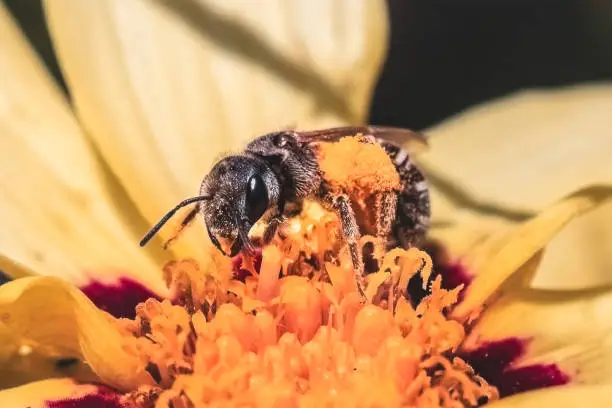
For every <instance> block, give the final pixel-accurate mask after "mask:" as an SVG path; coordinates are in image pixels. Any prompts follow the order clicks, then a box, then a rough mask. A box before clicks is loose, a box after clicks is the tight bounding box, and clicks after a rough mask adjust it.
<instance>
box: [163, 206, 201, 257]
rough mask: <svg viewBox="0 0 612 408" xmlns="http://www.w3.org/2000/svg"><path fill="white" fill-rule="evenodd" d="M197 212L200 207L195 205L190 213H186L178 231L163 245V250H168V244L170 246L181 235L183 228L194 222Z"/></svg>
mask: <svg viewBox="0 0 612 408" xmlns="http://www.w3.org/2000/svg"><path fill="white" fill-rule="evenodd" d="M199 211H200V206H199V205H196V206H195V207H194V208H193V210H191V211H189V213H187V215H186V216H185V218H184V219H183V221H182V222H181V225H180V226H179V228H178V230H177V231H176V232H175V233H174V234H173V235H172V236H171V237H170V238H169V239H168V240H167V241H166V242H165V243H164V245H163V248H164V249H168V247H169V246H170V244H172V243H173V242H174V241H176V240H177V239H178V238H179V237H180V236H181V234H182V233H183V231H184V230H185V228H186V227H187V226H189V224H191V222H192V221H193V220H195V217H196V215H198V212H199Z"/></svg>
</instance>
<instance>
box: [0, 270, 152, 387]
mask: <svg viewBox="0 0 612 408" xmlns="http://www.w3.org/2000/svg"><path fill="white" fill-rule="evenodd" d="M0 323H2V324H4V325H5V326H6V327H8V328H9V329H10V330H12V332H13V333H14V334H15V335H16V336H18V337H20V338H22V339H24V340H25V341H28V342H29V344H31V345H32V346H33V348H36V349H38V350H41V351H45V352H47V353H49V354H56V355H61V356H73V357H75V358H79V359H81V360H83V361H85V362H86V363H87V364H88V365H89V366H90V367H91V369H92V371H93V372H94V373H95V374H96V375H97V376H99V377H100V379H101V380H102V381H103V382H104V383H105V384H108V385H110V386H113V387H116V388H118V389H122V390H127V389H133V388H134V387H136V386H138V384H144V383H148V382H150V381H152V380H151V378H150V376H149V375H148V374H147V373H146V372H145V371H144V367H142V364H141V362H139V361H138V359H137V358H136V357H135V356H134V355H132V354H129V353H128V352H127V351H126V350H124V348H123V342H122V340H123V337H122V334H121V333H120V332H119V329H118V327H117V326H116V324H115V323H114V321H113V320H112V318H110V317H109V315H107V314H106V313H104V312H102V311H100V310H98V309H97V308H96V307H95V306H94V305H93V304H92V303H91V301H89V299H87V298H86V297H85V295H83V294H82V293H81V292H80V291H79V290H77V289H76V288H74V287H73V286H71V285H69V284H68V283H66V282H64V281H62V280H60V279H58V278H55V277H32V278H21V279H17V280H14V281H12V282H9V283H7V284H5V285H2V286H0Z"/></svg>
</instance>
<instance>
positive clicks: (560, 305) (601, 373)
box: [470, 270, 612, 384]
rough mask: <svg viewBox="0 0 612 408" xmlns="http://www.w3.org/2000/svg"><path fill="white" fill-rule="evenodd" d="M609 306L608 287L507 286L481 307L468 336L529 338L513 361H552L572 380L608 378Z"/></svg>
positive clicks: (611, 379) (611, 363) (611, 378)
mask: <svg viewBox="0 0 612 408" xmlns="http://www.w3.org/2000/svg"><path fill="white" fill-rule="evenodd" d="M576 273H581V271H580V270H576ZM610 310H612V290H610V289H609V288H608V289H606V290H599V291H595V290H591V291H582V292H575V293H563V292H555V291H542V290H534V289H523V290H519V291H512V292H511V293H507V294H506V295H504V296H503V297H502V298H500V299H499V300H498V301H496V302H495V303H494V304H493V305H492V306H491V307H490V308H489V309H487V310H486V312H485V313H484V315H483V316H482V318H481V320H480V321H479V323H478V325H477V327H476V328H475V330H474V334H473V338H471V339H470V342H472V341H475V342H481V341H487V340H497V339H502V338H506V337H519V338H525V339H529V343H528V346H527V352H526V354H525V355H524V356H523V357H522V358H521V361H520V362H519V364H531V363H546V364H550V363H555V364H558V365H559V366H560V368H561V369H562V370H564V371H565V372H567V373H569V374H570V376H572V381H573V382H581V383H589V384H597V383H608V384H612V320H611V319H610Z"/></svg>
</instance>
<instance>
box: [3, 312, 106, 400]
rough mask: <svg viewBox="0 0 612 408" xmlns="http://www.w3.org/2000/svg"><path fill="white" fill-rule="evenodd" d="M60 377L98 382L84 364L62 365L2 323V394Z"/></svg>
mask: <svg viewBox="0 0 612 408" xmlns="http://www.w3.org/2000/svg"><path fill="white" fill-rule="evenodd" d="M57 377H70V378H76V379H78V380H79V381H94V380H95V379H96V377H95V375H93V373H91V371H90V370H89V369H88V367H87V366H85V365H84V364H82V363H80V362H78V361H74V362H71V363H70V364H60V359H59V357H58V356H52V355H51V356H50V355H48V354H44V353H42V352H40V351H39V350H36V349H33V348H32V347H29V346H27V345H24V344H23V341H22V340H21V339H19V338H18V337H17V336H16V335H15V333H13V332H12V331H11V330H10V329H9V328H8V327H6V326H5V325H4V324H2V323H0V390H1V389H4V388H8V387H16V386H18V385H22V384H26V383H28V382H32V381H37V380H42V379H46V378H57ZM0 406H3V405H2V404H0Z"/></svg>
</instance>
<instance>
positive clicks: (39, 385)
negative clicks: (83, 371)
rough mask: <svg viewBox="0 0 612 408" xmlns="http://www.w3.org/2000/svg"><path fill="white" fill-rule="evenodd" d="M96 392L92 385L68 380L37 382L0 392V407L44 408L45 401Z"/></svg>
mask: <svg viewBox="0 0 612 408" xmlns="http://www.w3.org/2000/svg"><path fill="white" fill-rule="evenodd" d="M97 390H98V387H96V386H94V385H82V384H77V383H75V382H74V381H72V380H69V379H54V380H45V381H37V382H33V383H30V384H26V385H22V386H20V387H15V388H9V389H5V390H0V407H2V408H25V407H27V408H44V407H46V406H47V404H46V402H47V401H53V400H58V399H66V398H78V397H83V396H86V395H88V394H93V393H96V391H97Z"/></svg>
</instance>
